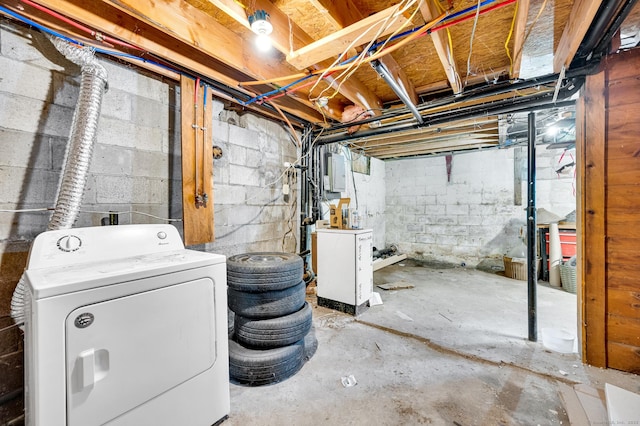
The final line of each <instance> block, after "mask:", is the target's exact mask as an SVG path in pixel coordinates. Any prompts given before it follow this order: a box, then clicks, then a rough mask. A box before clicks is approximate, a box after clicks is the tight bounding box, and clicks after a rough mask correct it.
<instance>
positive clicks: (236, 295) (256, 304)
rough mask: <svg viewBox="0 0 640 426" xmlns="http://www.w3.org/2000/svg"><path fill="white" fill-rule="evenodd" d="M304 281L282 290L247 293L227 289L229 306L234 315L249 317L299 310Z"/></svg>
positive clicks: (267, 316) (302, 297)
mask: <svg viewBox="0 0 640 426" xmlns="http://www.w3.org/2000/svg"><path fill="white" fill-rule="evenodd" d="M305 290H306V287H305V284H304V281H300V282H299V283H298V284H297V285H295V286H293V287H289V288H285V289H283V290H274V291H264V292H261V293H248V292H244V291H238V290H234V289H233V288H228V289H227V299H228V304H229V308H230V309H231V310H232V311H233V312H235V314H236V315H240V316H241V317H245V318H250V319H257V320H261V319H271V318H277V317H282V316H285V315H289V314H292V313H294V312H296V311H299V310H300V309H301V308H302V305H304V303H305V297H306V291H305Z"/></svg>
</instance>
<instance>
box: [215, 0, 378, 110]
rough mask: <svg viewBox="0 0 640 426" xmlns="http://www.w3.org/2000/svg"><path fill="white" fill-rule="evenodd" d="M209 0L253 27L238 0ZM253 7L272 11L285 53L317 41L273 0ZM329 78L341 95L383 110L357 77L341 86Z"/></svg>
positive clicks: (276, 38)
mask: <svg viewBox="0 0 640 426" xmlns="http://www.w3.org/2000/svg"><path fill="white" fill-rule="evenodd" d="M209 3H211V4H213V5H214V6H216V7H218V8H219V9H220V10H222V11H223V12H225V13H226V14H227V15H229V17H231V18H233V19H234V20H235V21H236V22H238V23H239V24H241V25H243V26H244V27H246V28H247V29H250V26H249V21H248V19H247V15H246V11H245V10H244V9H242V7H240V6H239V5H238V4H237V3H236V2H235V1H234V0H209ZM253 8H255V9H262V10H264V11H265V12H267V13H268V14H269V21H270V22H271V25H272V26H273V33H271V36H270V38H271V42H272V44H273V46H274V47H275V48H276V49H277V50H278V51H280V52H281V53H283V54H285V55H287V54H289V53H291V52H292V50H295V49H299V48H302V47H304V46H307V45H309V44H311V43H313V42H314V39H313V38H312V37H311V36H310V35H308V34H307V33H306V32H305V31H304V30H303V29H302V28H300V27H299V26H298V25H297V24H296V23H295V22H293V21H291V20H290V19H289V17H288V16H287V15H286V14H285V13H283V12H282V11H281V10H280V9H278V8H277V7H276V6H274V5H273V4H272V3H271V2H270V1H267V0H255V2H254V4H253ZM290 36H291V37H290ZM313 65H316V64H313ZM331 65H332V61H320V62H319V63H318V64H317V66H314V67H313V68H315V69H319V68H326V67H329V66H331ZM284 75H286V74H284ZM326 80H327V82H328V83H329V84H330V85H331V86H332V87H334V88H335V89H338V91H339V93H340V94H341V95H343V96H344V97H345V98H347V99H349V100H350V101H351V102H353V103H354V104H356V105H360V106H361V107H362V108H364V109H366V110H371V111H372V112H373V113H374V115H379V114H380V112H379V109H380V108H382V101H380V99H379V98H378V97H377V96H376V95H375V94H373V92H371V91H370V90H369V89H368V88H367V87H366V86H365V85H364V84H363V83H362V82H361V81H360V80H358V79H357V78H355V77H351V78H349V80H348V81H346V82H344V83H343V84H342V86H340V87H338V84H337V83H334V80H333V79H332V78H327V79H326ZM341 113H342V111H338V114H337V115H335V114H331V117H333V118H336V119H338V120H339V119H340V114H341Z"/></svg>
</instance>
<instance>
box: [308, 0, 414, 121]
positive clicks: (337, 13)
mask: <svg viewBox="0 0 640 426" xmlns="http://www.w3.org/2000/svg"><path fill="white" fill-rule="evenodd" d="M312 3H313V5H314V6H315V7H316V8H317V9H318V11H320V12H321V13H323V14H325V16H327V19H328V20H329V21H330V22H331V25H332V26H333V28H334V30H335V31H339V30H341V29H343V28H345V27H348V26H349V25H352V24H355V23H356V22H358V21H360V20H362V19H364V18H366V16H364V15H363V14H362V13H361V12H360V11H359V10H358V8H357V7H356V6H355V5H354V4H353V2H352V1H351V0H344V1H343V2H342V4H341V7H339V8H337V7H335V4H334V3H333V2H331V1H329V0H315V1H313V2H312ZM356 53H357V52H356ZM379 61H380V62H381V63H382V64H383V65H384V66H385V67H386V68H387V70H388V71H389V73H390V74H391V75H392V76H393V78H394V80H395V81H396V82H397V83H398V85H399V86H400V87H403V88H404V89H405V90H406V92H407V96H408V97H409V99H411V101H412V102H413V103H414V104H418V102H419V101H420V99H419V98H418V93H417V92H416V90H415V87H414V85H413V82H412V81H411V80H410V79H409V77H408V76H407V74H406V73H405V72H404V70H403V69H402V67H400V65H398V62H396V60H395V59H394V58H393V55H392V54H388V55H384V56H382V57H381V58H380V59H379ZM375 115H378V114H375Z"/></svg>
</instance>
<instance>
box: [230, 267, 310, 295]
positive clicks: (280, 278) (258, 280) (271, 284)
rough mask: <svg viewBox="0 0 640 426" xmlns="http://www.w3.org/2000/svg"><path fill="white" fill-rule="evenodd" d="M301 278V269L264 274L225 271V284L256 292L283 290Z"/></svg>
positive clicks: (237, 288)
mask: <svg viewBox="0 0 640 426" xmlns="http://www.w3.org/2000/svg"><path fill="white" fill-rule="evenodd" d="M301 280H302V269H300V270H296V271H288V272H265V273H264V274H243V273H239V272H227V285H228V286H229V287H230V288H232V289H234V290H239V291H245V292H250V293H258V292H263V291H272V290H283V289H285V288H289V287H292V286H294V285H296V284H298V283H299V282H300V281H301Z"/></svg>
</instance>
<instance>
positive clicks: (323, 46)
mask: <svg viewBox="0 0 640 426" xmlns="http://www.w3.org/2000/svg"><path fill="white" fill-rule="evenodd" d="M397 10H398V7H397V6H391V7H389V8H387V9H385V10H383V11H381V12H378V13H376V14H375V15H372V16H369V17H367V18H365V19H362V20H360V21H358V22H356V23H354V24H351V25H349V26H348V27H345V28H343V29H341V30H339V31H337V32H335V33H334V34H331V35H329V36H327V37H324V38H323V39H320V40H317V41H315V42H313V43H311V44H309V45H307V46H304V47H302V48H300V49H297V50H296V51H294V52H291V53H290V54H288V55H287V62H289V63H290V64H291V65H293V66H295V67H296V68H298V69H304V68H307V67H309V66H311V65H313V64H316V63H318V62H321V61H323V60H325V59H328V58H331V57H333V56H338V55H340V54H341V53H342V52H344V51H345V50H346V49H348V48H349V47H350V46H351V47H355V46H359V45H362V44H366V43H368V42H370V41H371V40H375V39H377V38H379V37H383V36H385V35H389V34H391V33H393V32H394V31H396V30H398V29H400V28H403V27H404V26H406V25H407V24H408V21H407V19H406V18H405V17H404V16H403V15H401V14H400V15H399V16H397ZM386 19H389V20H390V21H391V22H389V23H388V24H386V25H385V23H384V22H385V20H386ZM378 30H380V32H378Z"/></svg>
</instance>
